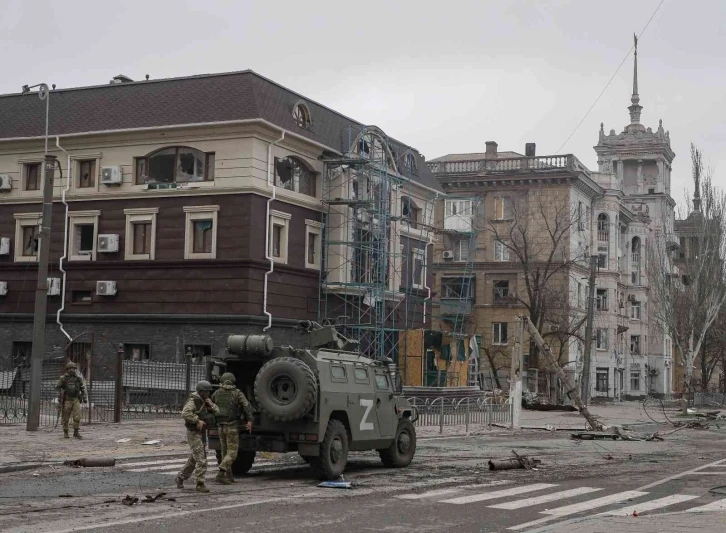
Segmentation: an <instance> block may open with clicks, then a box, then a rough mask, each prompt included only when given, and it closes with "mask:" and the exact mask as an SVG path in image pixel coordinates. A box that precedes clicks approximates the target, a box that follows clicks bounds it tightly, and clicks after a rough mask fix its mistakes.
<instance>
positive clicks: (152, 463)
mask: <svg viewBox="0 0 726 533" xmlns="http://www.w3.org/2000/svg"><path fill="white" fill-rule="evenodd" d="M207 459H208V460H212V459H214V460H215V461H216V460H217V457H216V456H215V455H208V456H207ZM186 460H187V459H186V457H184V458H180V457H176V458H171V459H161V460H158V461H142V462H139V463H119V464H118V466H120V467H123V468H129V467H132V466H151V465H164V464H169V463H171V462H178V461H181V462H184V461H186Z"/></svg>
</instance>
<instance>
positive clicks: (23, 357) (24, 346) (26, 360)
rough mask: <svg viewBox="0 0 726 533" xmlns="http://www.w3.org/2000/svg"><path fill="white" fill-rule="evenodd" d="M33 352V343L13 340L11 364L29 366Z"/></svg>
mask: <svg viewBox="0 0 726 533" xmlns="http://www.w3.org/2000/svg"><path fill="white" fill-rule="evenodd" d="M32 354H33V343H32V342H27V341H13V366H14V367H16V368H17V367H19V366H20V367H26V366H30V358H31V356H32Z"/></svg>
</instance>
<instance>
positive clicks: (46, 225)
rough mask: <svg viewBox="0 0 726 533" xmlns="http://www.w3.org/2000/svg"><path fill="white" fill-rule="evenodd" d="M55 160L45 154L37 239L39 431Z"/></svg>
mask: <svg viewBox="0 0 726 533" xmlns="http://www.w3.org/2000/svg"><path fill="white" fill-rule="evenodd" d="M55 167H56V158H55V156H53V155H48V154H46V155H45V163H44V170H45V178H44V180H43V213H42V219H41V227H40V234H39V236H38V240H39V243H38V248H39V251H38V281H37V283H36V289H35V316H34V318H33V354H32V358H31V366H30V403H29V404H28V423H27V427H26V429H27V430H28V431H37V430H38V426H39V425H40V387H41V380H42V377H43V376H42V374H43V354H44V353H45V318H46V312H47V308H48V258H49V255H50V224H51V218H52V216H53V211H52V208H53V175H54V174H55ZM61 290H62V289H61Z"/></svg>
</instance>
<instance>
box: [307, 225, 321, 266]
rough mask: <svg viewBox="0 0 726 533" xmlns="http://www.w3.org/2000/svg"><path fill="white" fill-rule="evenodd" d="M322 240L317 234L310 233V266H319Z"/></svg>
mask: <svg viewBox="0 0 726 533" xmlns="http://www.w3.org/2000/svg"><path fill="white" fill-rule="evenodd" d="M319 238H320V235H318V234H317V233H313V232H312V231H309V232H308V264H310V265H317V264H318V239H319Z"/></svg>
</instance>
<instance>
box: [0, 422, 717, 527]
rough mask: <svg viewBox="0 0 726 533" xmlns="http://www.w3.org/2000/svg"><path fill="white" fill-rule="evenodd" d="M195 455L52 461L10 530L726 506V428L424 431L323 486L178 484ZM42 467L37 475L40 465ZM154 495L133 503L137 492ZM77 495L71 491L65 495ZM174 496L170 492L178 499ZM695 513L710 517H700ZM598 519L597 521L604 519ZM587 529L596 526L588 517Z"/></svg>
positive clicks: (486, 523)
mask: <svg viewBox="0 0 726 533" xmlns="http://www.w3.org/2000/svg"><path fill="white" fill-rule="evenodd" d="M513 448H516V449H518V451H519V452H520V453H528V454H530V455H532V456H533V457H538V458H541V459H542V461H543V463H542V465H541V467H540V468H539V469H538V470H537V471H523V470H509V471H502V472H491V471H489V470H488V469H487V465H486V462H487V461H488V459H489V458H490V457H493V456H496V457H503V456H506V455H507V452H508V450H511V449H513ZM182 461H183V458H179V457H177V458H169V459H155V460H151V459H149V460H141V461H136V462H129V461H127V462H126V463H125V464H124V463H121V464H119V465H117V466H116V467H115V468H113V469H100V470H98V469H93V470H91V469H69V468H65V467H63V468H56V469H49V468H48V469H42V470H40V471H38V472H27V473H17V474H8V475H6V476H5V477H0V502H2V503H1V504H0V505H1V507H0V531H10V532H15V533H20V532H24V533H41V532H51V531H53V532H66V531H68V532H70V531H103V532H104V533H112V532H136V531H138V532H142V531H143V532H147V531H164V532H165V531H173V532H174V533H186V532H192V531H195V532H196V531H252V530H254V531H256V532H258V533H265V532H268V531H269V532H270V533H272V532H278V531H281V532H286V531H294V532H296V533H304V532H313V531H314V532H316V533H327V532H330V533H333V532H336V533H337V532H338V531H340V530H341V529H345V530H348V531H368V530H375V531H382V530H383V531H396V532H397V531H414V530H415V531H417V532H426V531H452V532H454V531H455V532H456V533H463V532H470V531H471V532H475V531H476V532H495V531H497V532H509V531H514V532H516V531H525V532H534V531H565V529H560V528H566V527H567V524H568V522H569V521H572V520H574V519H578V518H581V517H583V516H595V515H597V514H598V513H603V512H617V513H623V514H628V515H632V514H633V511H636V512H637V513H638V514H639V515H640V516H639V517H640V519H642V520H647V517H648V515H649V514H653V513H664V512H674V511H679V510H688V509H696V508H703V507H704V506H708V507H706V509H705V510H704V511H703V512H709V510H716V509H718V508H719V507H723V508H726V494H723V495H715V494H713V493H710V492H709V489H711V488H712V487H714V486H717V485H726V452H725V451H724V447H723V437H722V436H721V435H711V434H708V435H706V434H704V435H699V434H693V435H686V434H685V433H683V434H678V440H676V439H674V440H673V441H671V442H666V443H643V442H637V443H628V442H620V441H618V442H609V441H608V442H607V443H598V444H593V443H580V444H578V443H577V442H576V441H571V440H569V438H568V435H556V436H552V435H548V434H541V433H536V434H535V433H532V434H529V436H528V438H527V440H526V441H522V440H521V439H519V440H512V437H511V435H508V434H502V435H499V436H487V437H473V438H472V437H470V438H451V439H442V440H428V441H421V442H420V443H419V448H418V452H417V457H416V460H415V462H414V464H412V465H411V466H410V467H409V468H406V469H401V470H388V469H385V468H383V467H382V466H381V465H380V462H379V461H378V460H377V457H376V456H375V454H361V455H356V456H354V460H353V461H352V462H351V464H350V468H349V469H348V471H347V472H346V474H345V477H346V479H347V480H351V481H353V482H354V483H355V485H356V486H355V487H354V488H353V489H351V490H341V489H326V488H319V487H318V486H317V483H318V482H317V481H315V480H313V479H311V477H310V471H309V469H308V468H307V466H306V465H304V463H302V462H301V461H300V460H299V459H298V458H297V457H294V456H293V457H290V456H287V457H286V458H285V461H286V462H283V463H280V462H278V461H261V462H260V463H259V464H257V465H256V466H255V467H254V468H253V470H252V472H251V475H249V476H246V477H244V478H242V479H239V480H238V481H237V482H236V483H235V484H234V485H232V486H220V485H216V484H214V483H213V482H212V481H211V479H212V477H213V475H214V469H213V468H211V469H210V471H209V473H208V478H209V483H208V485H209V487H210V488H211V489H212V493H210V494H197V493H196V492H194V491H193V489H192V486H193V484H192V483H187V484H188V485H189V486H190V488H189V489H185V490H184V491H179V490H177V489H176V488H175V487H174V484H173V482H174V474H175V473H176V471H177V469H178V468H179V467H180V463H181V462H182ZM34 474H35V475H34ZM162 491H163V492H166V493H167V494H166V495H165V496H163V497H162V498H160V499H159V500H157V501H156V502H155V503H145V504H144V503H137V504H135V505H133V506H125V505H122V504H121V503H120V501H121V498H122V497H123V496H124V495H126V494H128V495H130V496H133V497H138V498H140V499H143V497H144V495H146V494H149V495H155V494H158V492H162ZM61 495H66V496H70V497H60V496H61ZM170 497H171V498H173V499H174V501H169V500H168V499H167V498H170ZM693 516H694V520H695V522H694V523H697V520H698V516H700V515H698V514H695V513H694V515H693ZM593 527H594V526H593ZM577 530H578V531H583V532H586V531H598V529H591V530H588V529H587V527H585V526H582V525H580V526H578V529H577Z"/></svg>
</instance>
